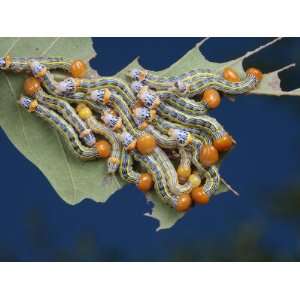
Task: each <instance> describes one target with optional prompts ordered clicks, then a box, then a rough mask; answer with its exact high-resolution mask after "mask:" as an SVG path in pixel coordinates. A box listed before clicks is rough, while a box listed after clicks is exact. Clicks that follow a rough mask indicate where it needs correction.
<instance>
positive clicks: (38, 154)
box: [0, 38, 300, 230]
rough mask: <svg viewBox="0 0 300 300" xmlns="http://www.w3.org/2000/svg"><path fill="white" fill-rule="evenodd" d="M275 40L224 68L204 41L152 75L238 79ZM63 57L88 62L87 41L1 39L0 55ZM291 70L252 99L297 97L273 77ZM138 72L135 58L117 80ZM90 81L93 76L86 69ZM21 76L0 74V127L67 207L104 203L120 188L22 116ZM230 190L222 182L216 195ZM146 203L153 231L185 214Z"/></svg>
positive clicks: (100, 167) (270, 77)
mask: <svg viewBox="0 0 300 300" xmlns="http://www.w3.org/2000/svg"><path fill="white" fill-rule="evenodd" d="M279 40H280V38H278V39H274V40H273V41H271V42H269V43H267V44H265V45H263V46H261V47H258V48H257V49H254V50H252V51H249V52H247V53H246V54H245V55H243V56H241V57H239V58H237V59H234V60H231V61H227V62H223V63H216V62H212V61H209V60H207V59H206V58H205V57H204V55H203V54H202V53H201V46H202V45H203V44H204V43H205V42H206V41H207V39H203V40H202V41H200V43H198V44H197V45H196V46H195V47H194V48H193V49H191V50H190V51H188V52H187V53H186V54H185V55H184V56H183V57H182V58H181V59H179V60H178V61H177V62H175V63H174V64H172V65H171V66H170V67H168V68H166V69H165V70H161V71H159V72H157V73H159V74H161V75H176V74H180V73H182V72H186V71H189V70H191V69H194V68H210V69H212V70H214V71H215V72H222V70H223V69H224V67H225V66H230V67H232V68H234V69H235V71H236V72H237V73H238V74H239V75H241V76H243V75H244V69H243V61H244V59H245V58H247V57H249V56H251V55H253V54H255V53H257V52H259V51H261V50H263V49H265V48H266V47H269V46H271V45H272V44H274V43H276V42H278V41H279ZM8 53H9V54H10V55H11V56H40V55H48V56H64V57H69V58H82V59H85V60H87V61H89V60H90V59H91V58H92V57H94V56H95V52H94V49H93V47H92V40H91V39H90V38H0V56H5V55H6V54H8ZM292 66H294V64H291V65H289V66H286V67H283V68H281V69H279V70H276V71H274V72H271V73H268V74H264V78H263V80H262V81H261V83H260V84H259V86H258V88H257V89H255V90H254V91H252V92H251V93H253V94H262V95H277V96H281V95H291V96H299V95H300V88H299V89H295V90H293V91H282V89H281V87H280V78H279V76H278V74H279V73H280V72H281V71H283V70H285V69H287V68H290V67H292ZM135 67H141V66H140V64H139V61H138V58H137V59H135V60H134V61H133V62H131V63H130V64H129V65H128V66H127V67H126V68H125V69H123V70H121V71H120V72H119V73H118V74H116V76H117V77H119V78H122V79H124V80H127V78H126V72H127V71H128V70H130V69H132V68H135ZM90 74H92V76H95V75H97V73H96V72H95V71H94V70H90ZM23 80H24V75H21V74H11V73H4V72H1V73H0V99H1V101H0V126H1V127H2V128H3V130H4V131H5V133H6V134H7V136H8V138H9V139H10V140H11V142H12V143H13V144H14V145H15V146H16V147H17V148H18V150H19V151H20V152H21V153H23V154H24V156H25V157H26V158H27V159H29V160H30V161H31V162H32V163H33V164H34V165H36V166H37V167H38V168H39V169H40V170H41V172H42V173H43V174H44V175H45V176H46V177H47V178H48V180H49V182H50V184H51V185H52V186H53V188H54V189H55V190H56V192H57V193H58V194H59V195H60V197H61V198H62V199H63V200H64V201H66V202H67V203H69V204H72V205H74V204H77V203H79V202H80V201H82V200H83V199H85V198H90V199H93V200H94V201H96V202H105V201H106V200H107V199H108V198H109V196H110V195H112V194H113V193H114V192H115V191H117V190H118V189H120V188H121V187H122V186H123V185H124V184H125V183H124V182H123V181H122V180H121V179H120V178H119V177H118V176H113V177H111V178H110V179H111V180H110V184H105V183H106V179H107V176H106V174H107V173H106V163H105V162H104V161H101V160H98V161H92V162H82V161H80V160H78V159H76V158H74V157H73V156H72V155H70V153H69V152H68V150H67V149H66V146H65V145H64V143H63V141H62V139H61V138H60V136H59V135H58V134H57V132H56V131H55V130H54V129H51V128H49V126H48V125H47V124H46V123H45V122H43V121H42V120H40V119H38V118H33V116H32V115H30V114H29V113H27V112H25V111H23V110H22V109H21V108H20V107H18V105H17V104H16V101H17V99H18V98H19V95H20V94H21V92H22V84H23ZM228 190H231V191H232V192H234V193H237V192H235V190H234V189H232V188H231V186H230V185H229V184H228V183H226V181H225V180H224V179H222V183H221V185H220V188H219V190H218V193H217V194H219V193H222V192H226V191H228ZM146 197H147V199H148V200H149V201H151V202H152V203H153V207H152V209H151V212H149V213H146V214H145V215H147V216H150V217H152V218H154V219H156V220H158V222H159V227H158V228H157V230H160V229H166V228H170V227H172V226H173V225H174V224H175V223H176V222H177V221H178V220H179V219H181V218H182V217H183V216H184V214H183V213H177V212H176V211H175V210H174V209H172V208H170V207H168V206H166V205H164V204H163V203H161V201H160V200H159V199H158V197H157V196H156V195H155V193H154V192H151V193H147V195H146Z"/></svg>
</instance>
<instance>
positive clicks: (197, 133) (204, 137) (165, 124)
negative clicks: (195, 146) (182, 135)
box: [153, 115, 212, 144]
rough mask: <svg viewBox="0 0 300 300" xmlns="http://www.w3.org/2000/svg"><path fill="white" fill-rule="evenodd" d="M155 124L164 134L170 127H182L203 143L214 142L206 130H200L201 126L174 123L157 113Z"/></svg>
mask: <svg viewBox="0 0 300 300" xmlns="http://www.w3.org/2000/svg"><path fill="white" fill-rule="evenodd" d="M153 126H154V127H155V128H156V129H158V130H159V131H160V132H161V133H164V134H168V132H169V129H170V128H174V129H182V130H185V131H187V132H189V133H190V134H191V135H192V137H193V139H195V138H196V139H198V140H200V141H202V143H203V144H211V143H212V140H211V138H210V136H209V135H208V134H207V133H206V132H204V131H202V130H200V128H197V127H188V126H185V125H183V124H178V123H172V122H170V121H168V120H166V119H164V118H162V117H160V116H159V115H157V117H156V122H155V123H154V124H153Z"/></svg>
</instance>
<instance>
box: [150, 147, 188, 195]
mask: <svg viewBox="0 0 300 300" xmlns="http://www.w3.org/2000/svg"><path fill="white" fill-rule="evenodd" d="M153 157H155V158H156V159H157V161H158V163H159V164H160V165H161V166H162V167H161V168H162V169H163V170H164V172H165V174H166V180H167V184H168V187H169V189H170V191H171V192H172V193H173V194H174V195H180V194H183V193H189V192H190V191H191V190H192V185H191V183H190V182H186V183H185V184H180V183H179V182H178V177H177V173H176V170H175V168H174V165H173V164H172V162H171V161H170V159H169V158H168V156H167V155H166V154H165V152H164V151H162V150H161V149H160V148H158V147H156V148H155V150H154V151H153Z"/></svg>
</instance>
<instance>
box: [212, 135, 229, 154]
mask: <svg viewBox="0 0 300 300" xmlns="http://www.w3.org/2000/svg"><path fill="white" fill-rule="evenodd" d="M213 144H214V146H215V147H216V149H217V150H218V151H220V152H225V151H228V150H229V149H230V148H231V147H232V144H233V139H232V137H231V136H230V135H229V134H228V133H226V134H225V135H223V136H222V137H220V138H219V139H217V140H215V141H214V143H213Z"/></svg>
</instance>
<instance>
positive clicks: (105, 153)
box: [96, 140, 111, 158]
mask: <svg viewBox="0 0 300 300" xmlns="http://www.w3.org/2000/svg"><path fill="white" fill-rule="evenodd" d="M96 148H97V151H98V154H99V156H100V157H102V158H107V157H109V156H110V155H111V144H110V143H109V142H107V141H106V140H99V141H98V142H97V143H96Z"/></svg>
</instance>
